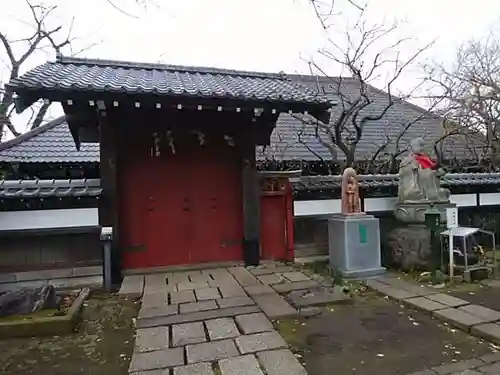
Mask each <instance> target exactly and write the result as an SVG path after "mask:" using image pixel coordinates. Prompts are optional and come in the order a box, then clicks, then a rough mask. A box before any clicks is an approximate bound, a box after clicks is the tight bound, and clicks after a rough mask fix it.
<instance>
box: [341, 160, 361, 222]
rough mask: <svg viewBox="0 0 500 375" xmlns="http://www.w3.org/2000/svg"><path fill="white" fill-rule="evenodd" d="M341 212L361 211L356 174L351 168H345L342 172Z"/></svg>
mask: <svg viewBox="0 0 500 375" xmlns="http://www.w3.org/2000/svg"><path fill="white" fill-rule="evenodd" d="M341 201H342V214H343V215H352V214H359V213H361V204H360V200H359V184H358V175H357V174H356V171H355V170H354V169H353V168H346V169H345V170H344V173H343V174H342V199H341Z"/></svg>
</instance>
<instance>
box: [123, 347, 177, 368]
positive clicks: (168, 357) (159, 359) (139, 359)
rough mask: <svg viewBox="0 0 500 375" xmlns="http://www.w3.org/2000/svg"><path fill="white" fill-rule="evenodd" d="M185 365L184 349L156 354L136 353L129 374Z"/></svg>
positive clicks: (159, 351)
mask: <svg viewBox="0 0 500 375" xmlns="http://www.w3.org/2000/svg"><path fill="white" fill-rule="evenodd" d="M183 364H184V349H183V348H172V349H163V350H155V351H154V352H145V353H139V352H135V353H134V354H133V355H132V360H131V361H130V366H129V370H128V371H129V372H132V373H134V372H140V371H149V370H156V369H163V368H169V367H175V366H182V365H183Z"/></svg>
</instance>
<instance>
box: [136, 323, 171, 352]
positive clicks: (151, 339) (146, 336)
mask: <svg viewBox="0 0 500 375" xmlns="http://www.w3.org/2000/svg"><path fill="white" fill-rule="evenodd" d="M168 343H169V333H168V327H154V328H143V329H138V330H137V332H136V336H135V350H136V351H138V352H151V351H153V350H160V349H167V348H168Z"/></svg>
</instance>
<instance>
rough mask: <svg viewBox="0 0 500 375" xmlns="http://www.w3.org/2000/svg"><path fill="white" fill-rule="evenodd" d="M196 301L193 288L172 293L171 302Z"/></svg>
mask: <svg viewBox="0 0 500 375" xmlns="http://www.w3.org/2000/svg"><path fill="white" fill-rule="evenodd" d="M187 302H196V297H195V295H194V292H193V291H192V290H182V291H179V292H171V293H170V303H187Z"/></svg>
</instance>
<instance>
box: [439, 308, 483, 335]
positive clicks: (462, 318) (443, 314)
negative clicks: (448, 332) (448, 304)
mask: <svg viewBox="0 0 500 375" xmlns="http://www.w3.org/2000/svg"><path fill="white" fill-rule="evenodd" d="M432 314H433V315H434V316H435V317H436V318H438V319H440V320H444V321H446V322H449V323H451V324H453V325H454V326H457V327H459V328H461V329H463V330H465V331H468V330H469V329H470V327H472V326H474V325H477V324H481V323H484V321H483V320H482V319H481V318H479V317H477V316H475V315H472V314H469V313H466V312H463V311H460V310H458V309H452V308H448V309H444V310H437V311H434V312H433V313H432Z"/></svg>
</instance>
